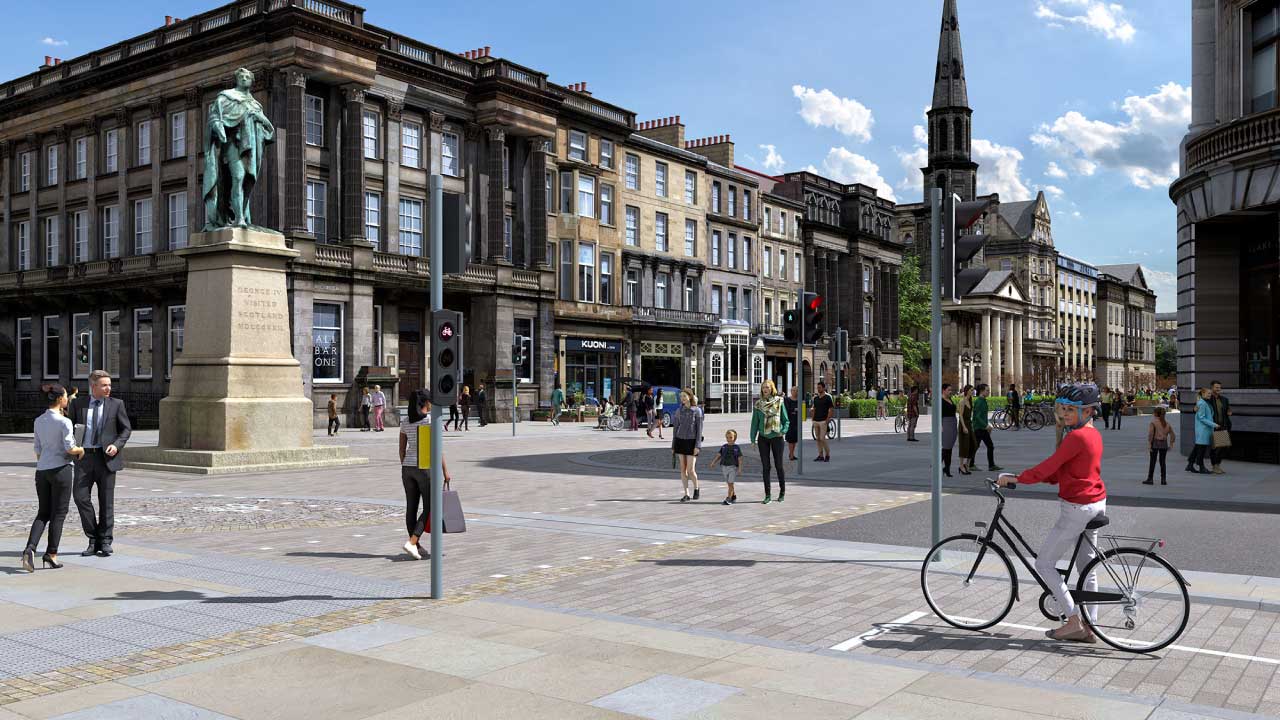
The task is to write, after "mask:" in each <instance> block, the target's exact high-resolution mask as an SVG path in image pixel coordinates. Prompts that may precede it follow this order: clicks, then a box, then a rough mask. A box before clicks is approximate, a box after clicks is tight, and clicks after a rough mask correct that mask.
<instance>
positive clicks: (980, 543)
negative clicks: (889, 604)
mask: <svg viewBox="0 0 1280 720" xmlns="http://www.w3.org/2000/svg"><path fill="white" fill-rule="evenodd" d="M935 558H939V559H937V560H935ZM1017 584H1018V576H1017V575H1015V574H1014V571H1013V564H1012V563H1010V562H1009V556H1008V555H1005V553H1004V550H1001V549H1000V546H998V545H995V544H994V543H989V542H987V541H986V540H985V539H983V538H981V537H979V536H977V535H973V534H970V533H966V534H963V535H954V536H952V537H949V538H947V539H945V540H941V541H939V542H938V544H937V545H934V546H933V548H931V549H930V550H929V554H928V555H926V556H925V559H924V565H922V566H921V567H920V589H921V590H923V591H924V600H925V602H927V603H929V608H930V609H931V610H933V614H934V615H937V616H938V618H939V619H940V620H942V621H943V622H945V623H947V624H948V625H951V626H953V627H958V628H960V629H962V630H985V629H986V628H989V627H991V626H992V625H995V624H996V623H998V622H1000V621H1001V620H1003V619H1004V617H1005V616H1006V615H1008V614H1009V610H1010V609H1012V608H1013V596H1014V587H1015V586H1016V585H1017Z"/></svg>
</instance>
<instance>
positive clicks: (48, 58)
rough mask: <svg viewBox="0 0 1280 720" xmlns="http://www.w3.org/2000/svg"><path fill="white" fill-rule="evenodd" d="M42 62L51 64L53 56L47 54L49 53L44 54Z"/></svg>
mask: <svg viewBox="0 0 1280 720" xmlns="http://www.w3.org/2000/svg"><path fill="white" fill-rule="evenodd" d="M44 64H45V65H52V64H53V58H52V57H51V56H49V55H45V56H44Z"/></svg>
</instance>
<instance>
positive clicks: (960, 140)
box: [955, 118, 965, 152]
mask: <svg viewBox="0 0 1280 720" xmlns="http://www.w3.org/2000/svg"><path fill="white" fill-rule="evenodd" d="M955 127H956V151H957V152H964V140H965V137H964V121H963V120H961V119H960V118H956V120H955Z"/></svg>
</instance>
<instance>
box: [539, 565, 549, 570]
mask: <svg viewBox="0 0 1280 720" xmlns="http://www.w3.org/2000/svg"><path fill="white" fill-rule="evenodd" d="M538 569H539V570H550V569H551V566H550V565H539V566H538Z"/></svg>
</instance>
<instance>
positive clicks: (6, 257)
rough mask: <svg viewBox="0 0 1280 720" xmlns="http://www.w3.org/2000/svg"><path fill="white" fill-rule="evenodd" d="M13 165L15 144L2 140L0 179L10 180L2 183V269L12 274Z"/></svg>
mask: <svg viewBox="0 0 1280 720" xmlns="http://www.w3.org/2000/svg"><path fill="white" fill-rule="evenodd" d="M13 165H14V162H13V143H12V142H10V141H8V140H0V177H3V178H8V179H9V180H8V181H7V182H4V183H0V185H2V187H0V212H2V213H4V222H3V223H0V269H3V270H6V271H10V272H12V271H15V270H17V269H18V248H17V247H16V246H15V242H14V237H13V222H14V220H13V204H12V199H11V198H10V197H9V194H10V192H11V189H12V188H13V187H14V184H13V181H12V178H13ZM91 197H92V195H91ZM27 232H30V230H28V231H27Z"/></svg>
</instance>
